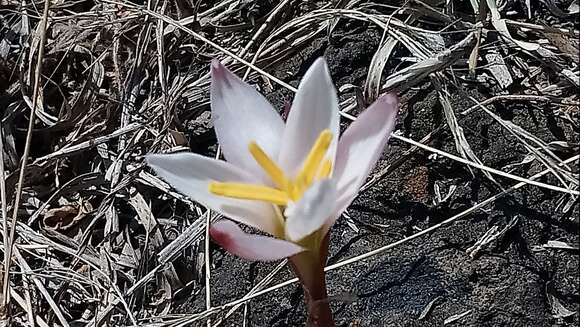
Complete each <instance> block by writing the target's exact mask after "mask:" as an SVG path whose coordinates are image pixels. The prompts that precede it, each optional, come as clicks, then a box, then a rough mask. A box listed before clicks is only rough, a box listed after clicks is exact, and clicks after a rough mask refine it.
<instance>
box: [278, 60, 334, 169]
mask: <svg viewBox="0 0 580 327" xmlns="http://www.w3.org/2000/svg"><path fill="white" fill-rule="evenodd" d="M339 120H340V116H339V113H338V98H337V96H336V90H335V88H334V85H333V84H332V79H331V78H330V73H329V71H328V66H327V65H326V61H325V60H324V59H323V58H319V59H317V60H316V61H315V62H314V64H312V66H311V67H310V68H309V69H308V71H307V72H306V74H305V75H304V77H303V78H302V82H301V83H300V86H299V87H298V92H296V96H295V97H294V102H293V103H292V108H291V109H290V113H289V114H288V119H287V121H286V129H285V130H284V136H283V137H282V140H283V144H282V149H281V150H280V156H279V160H278V162H279V164H280V166H281V167H282V168H283V169H284V171H286V172H287V173H288V174H290V175H295V174H296V173H297V172H298V170H299V169H300V167H301V166H302V162H303V161H304V159H305V158H306V156H307V155H308V152H309V151H310V149H311V148H312V145H314V142H315V141H316V139H318V136H319V135H320V133H321V132H322V131H323V130H325V129H329V130H330V132H331V133H332V136H333V140H332V143H331V145H330V148H329V149H328V154H327V157H328V158H330V159H331V160H332V161H334V156H335V153H336V145H337V140H338V133H339V132H340V131H339Z"/></svg>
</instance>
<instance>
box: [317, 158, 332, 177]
mask: <svg viewBox="0 0 580 327" xmlns="http://www.w3.org/2000/svg"><path fill="white" fill-rule="evenodd" d="M331 172H332V160H330V159H326V160H324V162H323V163H322V166H321V167H320V170H319V171H318V179H323V178H327V177H328V176H330V173H331Z"/></svg>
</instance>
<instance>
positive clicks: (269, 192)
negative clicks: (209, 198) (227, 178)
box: [209, 182, 290, 206]
mask: <svg viewBox="0 0 580 327" xmlns="http://www.w3.org/2000/svg"><path fill="white" fill-rule="evenodd" d="M209 191H210V192H211V193H213V194H215V195H221V196H226V197H229V198H235V199H243V200H257V201H266V202H270V203H273V204H276V205H283V206H285V205H287V204H288V201H289V200H290V199H289V197H288V194H287V193H286V192H283V191H280V190H277V189H275V188H271V187H267V186H262V185H253V184H244V183H221V182H211V183H209Z"/></svg>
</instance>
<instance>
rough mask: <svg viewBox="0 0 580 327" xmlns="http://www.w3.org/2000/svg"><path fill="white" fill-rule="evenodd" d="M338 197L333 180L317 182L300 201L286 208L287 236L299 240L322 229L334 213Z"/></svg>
mask: <svg viewBox="0 0 580 327" xmlns="http://www.w3.org/2000/svg"><path fill="white" fill-rule="evenodd" d="M336 197H337V193H336V185H335V184H334V181H333V180H331V179H325V180H322V181H318V182H315V183H314V184H313V185H312V186H311V187H310V188H309V189H308V190H306V192H304V194H303V195H302V198H301V199H300V200H299V201H298V203H296V204H294V205H293V206H290V207H288V209H286V211H287V212H286V214H287V219H286V237H288V238H289V239H290V240H292V241H299V240H301V239H303V238H304V237H306V236H308V235H310V234H312V233H313V232H315V231H317V230H318V229H320V227H322V225H324V223H325V222H326V221H327V220H328V218H329V217H330V216H331V215H332V214H333V212H334V208H335V204H336Z"/></svg>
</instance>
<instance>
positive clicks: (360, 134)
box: [329, 94, 399, 224]
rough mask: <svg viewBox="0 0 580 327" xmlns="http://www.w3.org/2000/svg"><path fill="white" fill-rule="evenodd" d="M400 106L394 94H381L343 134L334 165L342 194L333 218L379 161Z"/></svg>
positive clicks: (341, 210)
mask: <svg viewBox="0 0 580 327" xmlns="http://www.w3.org/2000/svg"><path fill="white" fill-rule="evenodd" d="M398 107H399V100H398V99H397V97H396V96H395V95H392V94H386V95H383V96H381V97H379V98H378V99H377V100H376V101H375V102H374V103H373V104H372V105H371V106H370V107H369V108H367V109H366V110H365V111H364V112H363V113H362V114H360V115H359V117H358V118H357V120H355V121H354V122H353V123H352V124H351V125H350V126H349V127H348V129H347V130H346V131H345V132H344V134H343V136H342V137H341V138H340V141H339V144H338V150H337V154H336V166H335V169H334V178H335V179H336V181H337V189H338V194H339V198H338V201H337V206H336V215H335V216H334V219H336V218H338V215H340V214H341V213H342V212H343V211H344V210H345V209H346V208H347V207H348V206H349V205H350V203H351V202H352V201H353V200H354V198H355V197H356V195H357V194H358V191H359V189H360V187H361V186H362V184H363V183H364V182H365V180H366V178H367V177H368V175H369V173H370V171H371V170H372V169H373V168H374V166H375V165H376V163H377V161H378V159H379V158H380V156H381V154H382V152H383V149H384V147H385V144H386V143H387V141H388V140H389V136H390V135H391V132H392V130H393V128H394V127H395V122H396V117H397V112H398ZM334 219H332V220H331V221H330V222H329V224H332V223H334Z"/></svg>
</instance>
